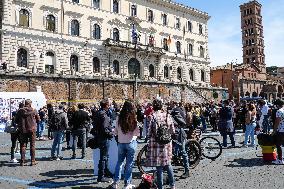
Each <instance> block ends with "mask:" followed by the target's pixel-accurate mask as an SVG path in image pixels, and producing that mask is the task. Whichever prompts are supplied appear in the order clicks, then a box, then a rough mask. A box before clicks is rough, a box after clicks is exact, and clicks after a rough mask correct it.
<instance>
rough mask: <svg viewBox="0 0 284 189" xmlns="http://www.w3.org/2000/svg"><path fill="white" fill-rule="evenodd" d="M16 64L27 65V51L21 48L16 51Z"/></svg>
mask: <svg viewBox="0 0 284 189" xmlns="http://www.w3.org/2000/svg"><path fill="white" fill-rule="evenodd" d="M17 66H19V67H25V68H26V67H28V52H27V51H26V50H25V49H23V48H20V49H19V50H18V52H17Z"/></svg>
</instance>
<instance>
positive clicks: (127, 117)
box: [118, 100, 137, 134]
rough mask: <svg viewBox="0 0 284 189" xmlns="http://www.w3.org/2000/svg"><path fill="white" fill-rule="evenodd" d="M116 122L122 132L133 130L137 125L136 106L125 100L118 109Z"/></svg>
mask: <svg viewBox="0 0 284 189" xmlns="http://www.w3.org/2000/svg"><path fill="white" fill-rule="evenodd" d="M118 124H119V126H120V127H121V131H122V133H124V134H126V133H128V132H133V131H134V130H135V129H136V127H137V118H136V108H135V106H134V103H132V102H131V101H129V100H126V101H125V102H124V104H123V107H122V109H121V111H120V114H119V118H118Z"/></svg>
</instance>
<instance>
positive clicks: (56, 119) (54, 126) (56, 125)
mask: <svg viewBox="0 0 284 189" xmlns="http://www.w3.org/2000/svg"><path fill="white" fill-rule="evenodd" d="M62 113H63V112H60V113H57V112H54V113H53V115H52V118H51V130H53V131H58V130H60V128H61V125H62V117H61V114H62Z"/></svg>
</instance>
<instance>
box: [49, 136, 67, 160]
mask: <svg viewBox="0 0 284 189" xmlns="http://www.w3.org/2000/svg"><path fill="white" fill-rule="evenodd" d="M63 140H64V131H54V132H53V144H52V148H51V157H60V154H61V150H62V143H63ZM55 151H56V156H55Z"/></svg>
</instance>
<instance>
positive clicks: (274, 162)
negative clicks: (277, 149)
mask: <svg viewBox="0 0 284 189" xmlns="http://www.w3.org/2000/svg"><path fill="white" fill-rule="evenodd" d="M272 164H274V165H284V161H283V160H280V159H277V160H275V161H272Z"/></svg>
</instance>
